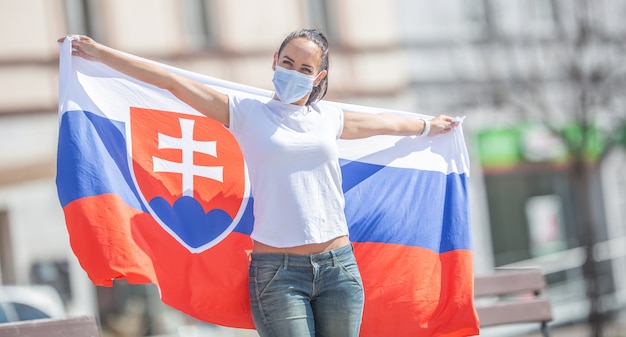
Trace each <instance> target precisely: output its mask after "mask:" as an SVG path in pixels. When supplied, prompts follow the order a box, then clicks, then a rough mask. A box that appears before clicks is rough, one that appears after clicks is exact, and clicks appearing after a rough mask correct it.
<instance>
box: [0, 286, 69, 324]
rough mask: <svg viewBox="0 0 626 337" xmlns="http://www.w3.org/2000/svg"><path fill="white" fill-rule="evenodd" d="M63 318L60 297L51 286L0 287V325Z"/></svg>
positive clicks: (64, 315) (63, 310)
mask: <svg viewBox="0 0 626 337" xmlns="http://www.w3.org/2000/svg"><path fill="white" fill-rule="evenodd" d="M64 317H66V313H65V306H64V305H63V301H62V300H61V296H59V293H58V292H57V291H56V290H55V289H54V288H53V287H51V286H44V285H28V286H13V285H4V286H0V323H7V322H15V321H25V320H31V319H40V318H64Z"/></svg>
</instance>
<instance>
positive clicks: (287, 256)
mask: <svg viewBox="0 0 626 337" xmlns="http://www.w3.org/2000/svg"><path fill="white" fill-rule="evenodd" d="M288 265H289V254H285V262H283V267H284V268H285V270H287V266H288Z"/></svg>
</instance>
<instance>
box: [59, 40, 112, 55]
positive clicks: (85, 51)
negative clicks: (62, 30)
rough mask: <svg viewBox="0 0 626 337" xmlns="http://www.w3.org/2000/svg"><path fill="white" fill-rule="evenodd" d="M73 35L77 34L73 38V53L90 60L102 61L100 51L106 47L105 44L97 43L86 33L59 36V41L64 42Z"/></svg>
mask: <svg viewBox="0 0 626 337" xmlns="http://www.w3.org/2000/svg"><path fill="white" fill-rule="evenodd" d="M71 36H77V37H78V38H77V39H73V40H72V55H74V56H80V57H82V58H84V59H86V60H90V61H100V58H99V51H100V50H101V49H102V48H104V46H103V45H101V44H99V43H97V42H96V41H94V40H93V39H92V38H90V37H89V36H85V35H68V36H64V37H62V38H59V39H58V40H57V41H58V42H63V40H65V39H66V38H69V37H71Z"/></svg>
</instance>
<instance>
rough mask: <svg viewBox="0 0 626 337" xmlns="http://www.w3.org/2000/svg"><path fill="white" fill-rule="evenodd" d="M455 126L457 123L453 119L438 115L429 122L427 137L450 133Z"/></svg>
mask: <svg viewBox="0 0 626 337" xmlns="http://www.w3.org/2000/svg"><path fill="white" fill-rule="evenodd" d="M457 125H459V123H458V122H455V121H454V118H452V117H450V116H446V115H438V116H437V117H435V118H432V119H431V120H430V131H429V132H428V136H435V135H439V134H442V133H447V132H450V130H452V128H454V127H456V126H457Z"/></svg>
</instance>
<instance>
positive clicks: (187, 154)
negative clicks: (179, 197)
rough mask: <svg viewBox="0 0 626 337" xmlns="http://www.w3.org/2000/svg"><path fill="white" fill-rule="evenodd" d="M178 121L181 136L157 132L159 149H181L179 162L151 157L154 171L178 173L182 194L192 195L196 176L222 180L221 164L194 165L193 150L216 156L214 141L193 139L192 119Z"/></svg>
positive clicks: (222, 169)
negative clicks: (180, 177) (181, 184)
mask: <svg viewBox="0 0 626 337" xmlns="http://www.w3.org/2000/svg"><path fill="white" fill-rule="evenodd" d="M178 120H179V122H180V130H181V137H180V138H176V137H171V136H168V135H165V134H162V133H159V145H158V146H159V149H179V150H181V151H182V157H181V162H173V161H169V160H165V159H162V158H158V157H154V156H153V157H152V165H153V166H154V172H170V173H180V174H181V175H182V178H183V179H182V180H183V186H182V189H183V195H184V196H191V197H193V179H194V177H196V176H199V177H204V178H208V179H213V180H217V181H219V182H223V171H224V167H223V166H200V165H195V164H194V160H193V156H194V153H195V152H200V153H204V154H207V155H210V156H213V157H217V149H216V145H217V142H216V141H198V140H194V139H193V128H194V123H195V121H194V120H191V119H183V118H179V119H178Z"/></svg>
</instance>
